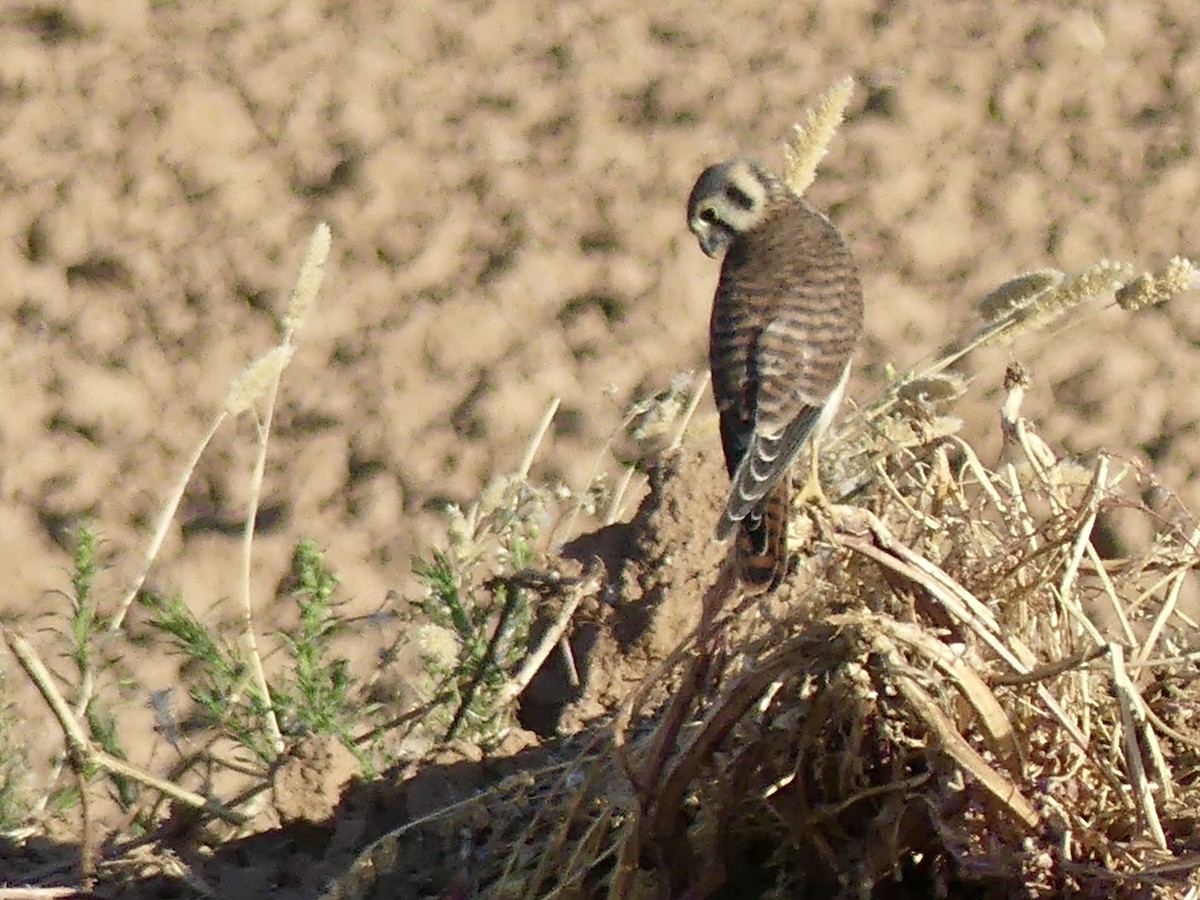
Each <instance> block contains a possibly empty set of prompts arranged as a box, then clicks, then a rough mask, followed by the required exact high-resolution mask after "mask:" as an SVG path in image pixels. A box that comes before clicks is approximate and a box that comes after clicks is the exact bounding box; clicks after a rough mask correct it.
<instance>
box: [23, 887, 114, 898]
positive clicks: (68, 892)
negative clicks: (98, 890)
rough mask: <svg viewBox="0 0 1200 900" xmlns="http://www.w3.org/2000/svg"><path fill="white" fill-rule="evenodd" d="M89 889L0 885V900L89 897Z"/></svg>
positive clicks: (90, 894) (90, 893)
mask: <svg viewBox="0 0 1200 900" xmlns="http://www.w3.org/2000/svg"><path fill="white" fill-rule="evenodd" d="M91 896H93V895H92V892H91V891H81V890H79V889H78V888H72V887H45V888H34V887H0V900H58V898H68V900H69V898H72V897H77V898H83V897H91Z"/></svg>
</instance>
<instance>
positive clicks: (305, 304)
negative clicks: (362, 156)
mask: <svg viewBox="0 0 1200 900" xmlns="http://www.w3.org/2000/svg"><path fill="white" fill-rule="evenodd" d="M329 243H330V233H329V226H328V225H326V224H325V223H324V222H322V223H320V224H319V225H317V227H316V229H314V231H313V234H312V238H311V239H310V241H309V245H308V252H307V253H306V254H305V257H304V262H303V263H302V264H301V266H300V274H299V276H297V278H296V284H295V287H293V289H292V293H291V297H290V298H289V300H288V308H287V311H286V312H285V314H284V317H283V323H284V329H283V340H281V341H280V343H279V348H278V349H279V351H280V355H279V361H278V364H277V365H276V366H274V367H272V369H270V370H269V371H270V376H271V377H270V383H269V384H268V386H267V388H266V391H265V397H264V402H263V406H262V408H263V413H262V420H261V421H260V422H259V423H258V452H257V454H256V455H255V459H254V469H253V471H252V473H251V476H250V499H249V500H248V501H247V503H246V524H245V527H244V528H243V530H242V571H241V576H242V577H241V599H242V641H243V642H244V643H245V645H246V652H247V655H248V656H249V659H250V671H251V674H252V676H253V678H254V683H255V687H256V688H257V689H258V692H259V694H260V696H261V697H262V702H263V704H264V705H265V706H266V719H267V722H266V725H267V737H268V739H269V740H270V742H271V746H272V747H273V748H274V750H275V752H276V753H282V752H283V746H284V745H283V734H282V732H281V731H280V729H279V718H278V716H277V715H276V713H275V704H274V703H273V701H272V700H271V688H270V686H269V685H268V684H267V674H266V670H265V669H264V668H263V662H262V654H261V653H260V652H259V649H258V637H257V635H256V634H255V633H254V604H253V598H252V595H251V592H250V572H251V568H252V565H253V561H254V552H253V551H254V526H255V521H256V519H257V518H258V507H259V503H260V502H261V498H262V487H263V478H264V475H265V473H266V468H267V444H268V443H269V441H270V436H271V422H272V419H273V418H274V415H275V403H276V400H277V399H278V397H279V382H280V379H281V378H282V377H283V369H284V368H285V367H286V365H287V363H288V361H290V359H291V352H292V350H293V349H294V347H295V342H294V339H295V335H296V332H297V331H299V330H300V328H302V327H303V325H304V322H305V320H306V319H307V317H308V314H309V312H310V311H311V309H312V307H313V303H314V302H315V300H316V296H317V292H318V291H320V289H321V281H322V279H323V278H324V270H325V262H326V260H327V259H328V257H329ZM273 352H274V351H273Z"/></svg>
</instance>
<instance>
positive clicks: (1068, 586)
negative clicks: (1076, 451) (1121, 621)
mask: <svg viewBox="0 0 1200 900" xmlns="http://www.w3.org/2000/svg"><path fill="white" fill-rule="evenodd" d="M1107 476H1108V457H1107V456H1105V455H1104V454H1103V453H1102V454H1100V458H1099V459H1098V460H1097V461H1096V471H1095V473H1094V475H1093V477H1092V486H1091V488H1090V489H1089V491H1088V496H1087V500H1086V501H1085V508H1086V509H1087V515H1085V516H1084V518H1083V522H1082V523H1081V524H1080V526H1079V530H1078V533H1077V534H1076V535H1075V540H1074V541H1073V542H1072V544H1071V555H1070V556H1069V557H1068V558H1067V564H1066V566H1065V567H1064V568H1063V575H1062V579H1061V580H1060V581H1059V583H1058V600H1059V603H1061V604H1063V606H1064V607H1066V608H1067V609H1068V610H1070V612H1071V615H1072V616H1073V617H1074V618H1075V621H1076V622H1077V623H1078V625H1079V626H1080V628H1082V629H1083V630H1084V632H1085V633H1086V634H1087V636H1088V637H1090V638H1091V639H1092V642H1093V643H1094V644H1096V645H1097V646H1102V645H1103V644H1104V643H1105V640H1104V638H1103V637H1102V636H1101V635H1100V632H1099V630H1098V629H1097V628H1096V626H1095V625H1094V624H1093V623H1092V620H1091V619H1089V618H1088V617H1087V616H1086V615H1084V612H1083V607H1081V606H1080V605H1079V601H1078V600H1076V599H1075V597H1074V596H1073V595H1072V588H1073V587H1074V584H1075V577H1076V575H1077V574H1078V572H1079V564H1080V562H1081V561H1082V560H1083V554H1084V553H1085V552H1086V550H1087V545H1088V543H1089V542H1090V541H1091V534H1092V526H1094V525H1095V524H1096V515H1097V514H1098V513H1099V511H1100V497H1101V494H1103V492H1104V488H1105V482H1106V480H1107Z"/></svg>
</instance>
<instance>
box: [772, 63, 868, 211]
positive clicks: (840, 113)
mask: <svg viewBox="0 0 1200 900" xmlns="http://www.w3.org/2000/svg"><path fill="white" fill-rule="evenodd" d="M853 93H854V79H853V78H851V77H849V76H847V77H845V78H843V79H842V80H841V81H838V82H835V83H834V84H833V85H832V86H831V87H830V88H829V89H828V90H827V91H825V93H824V94H822V95H821V96H820V97H819V98H818V99H817V102H816V103H815V104H814V105H813V107H812V108H811V109H809V110H808V111H807V112H806V113H805V114H804V121H803V122H802V123H797V124H795V125H793V126H792V135H791V137H790V138H789V139H788V142H787V143H786V144H785V145H784V147H783V160H784V181H785V182H786V183H787V186H788V188H789V189H790V190H791V191H792V192H793V193H794V194H795V195H796V196H797V197H801V196H803V195H804V192H805V191H807V190H808V188H809V186H810V185H811V184H812V183H813V181H814V180H815V179H816V177H817V166H819V165H820V164H821V160H823V159H824V158H825V154H826V153H828V152H829V142H830V141H831V140H833V136H834V134H835V133H836V132H837V130H838V126H840V125H841V124H842V120H843V119H844V118H845V115H846V105H847V104H848V103H849V102H850V96H851V95H852V94H853Z"/></svg>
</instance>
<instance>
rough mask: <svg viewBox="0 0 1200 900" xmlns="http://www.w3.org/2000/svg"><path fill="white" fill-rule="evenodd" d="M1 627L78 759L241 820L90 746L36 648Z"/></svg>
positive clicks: (215, 804) (229, 819)
mask: <svg viewBox="0 0 1200 900" xmlns="http://www.w3.org/2000/svg"><path fill="white" fill-rule="evenodd" d="M3 630H4V641H5V643H6V644H8V648H9V649H10V650H11V651H12V654H13V656H15V657H16V658H17V662H19V663H20V664H21V668H22V669H24V670H25V674H27V675H28V676H29V678H30V680H31V681H32V682H33V683H34V685H35V686H36V687H37V689H38V692H39V693H40V694H41V695H42V699H43V700H45V701H46V705H47V706H49V707H50V711H51V712H53V713H54V718H55V719H56V720H57V721H58V724H59V726H60V727H61V728H62V730H63V734H64V736H65V737H66V739H67V743H68V745H69V746H70V747H71V750H72V752H73V753H75V754H77V755H78V757H79V759H80V760H81V761H82V762H84V763H88V764H91V765H94V766H96V767H97V768H100V769H103V770H104V771H106V772H109V773H110V774H113V775H120V776H123V777H125V778H130V779H133V780H134V781H137V782H139V783H141V784H144V785H146V786H147V787H149V788H152V789H153V790H156V791H160V792H162V793H163V794H166V795H167V796H168V797H172V798H174V799H176V800H179V801H180V802H182V803H185V804H187V805H188V806H192V807H195V808H196V809H202V810H205V811H207V812H211V813H213V814H214V815H217V816H219V817H220V818H222V819H224V820H225V821H227V822H231V823H233V824H236V825H240V824H242V823H243V822H244V821H245V817H243V816H241V815H240V814H238V813H235V812H233V811H232V810H229V809H226V808H225V807H224V806H223V805H221V804H220V803H218V802H216V801H214V800H210V799H208V798H206V797H203V796H201V795H200V794H196V793H194V792H192V791H189V790H185V789H184V788H181V787H178V786H177V785H175V784H172V783H171V782H169V781H164V780H163V779H161V778H158V777H157V776H155V775H152V774H150V773H149V772H144V771H142V770H141V769H139V768H137V767H136V766H133V765H130V764H129V763H127V762H125V760H123V759H118V758H117V757H115V756H112V755H111V754H109V753H107V752H105V751H104V750H101V749H99V748H97V747H95V746H93V745H92V743H91V742H90V741H89V740H88V737H87V735H86V734H84V732H83V727H82V726H81V725H80V724H79V720H78V719H76V718H75V716H74V715H73V714H72V712H71V708H70V707H69V706H68V705H67V701H66V700H65V699H64V698H63V696H62V694H61V693H59V690H58V688H57V687H56V686H55V684H54V677H53V676H52V675H51V674H50V671H49V670H48V669H47V668H46V666H45V664H44V663H43V662H42V660H41V658H40V657H39V656H38V654H37V651H36V650H34V649H33V647H32V646H31V645H30V644H29V642H28V641H26V640H25V638H24V637H22V636H21V634H20V633H19V632H17V631H15V630H14V629H11V628H7V627H5V628H4V629H3Z"/></svg>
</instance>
